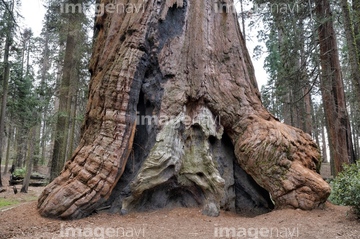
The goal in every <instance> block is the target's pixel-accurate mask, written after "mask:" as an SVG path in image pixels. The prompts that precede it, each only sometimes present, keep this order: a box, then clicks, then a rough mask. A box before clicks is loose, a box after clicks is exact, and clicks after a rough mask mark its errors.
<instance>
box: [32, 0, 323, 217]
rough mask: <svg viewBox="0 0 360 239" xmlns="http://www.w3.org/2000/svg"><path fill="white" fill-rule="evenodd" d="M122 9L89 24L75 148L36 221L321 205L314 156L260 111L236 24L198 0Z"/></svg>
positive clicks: (306, 143)
mask: <svg viewBox="0 0 360 239" xmlns="http://www.w3.org/2000/svg"><path fill="white" fill-rule="evenodd" d="M101 3H102V4H109V1H107V0H103V1H101ZM130 3H131V4H132V6H137V7H141V8H140V9H141V11H140V12H138V13H130V12H129V11H128V12H127V13H118V14H117V13H114V14H111V13H107V14H105V15H104V16H102V17H98V18H97V21H96V27H97V28H98V36H97V40H96V43H95V48H94V53H93V57H92V61H91V67H90V70H91V73H92V79H91V83H90V93H89V102H88V107H87V114H86V121H85V124H84V127H83V136H82V140H81V142H80V145H79V146H78V148H77V149H76V150H75V152H74V154H73V156H72V158H71V159H70V160H69V161H68V162H67V163H66V165H65V167H64V169H63V171H62V173H61V175H60V176H59V177H57V178H56V179H55V180H54V181H53V182H51V183H50V184H49V185H48V186H47V187H46V189H45V190H44V191H43V193H42V194H41V196H40V198H39V201H38V209H39V212H40V214H41V215H43V216H48V217H60V218H64V219H68V218H79V217H83V216H87V215H89V214H90V213H92V212H93V211H94V210H96V209H99V208H103V207H111V210H112V211H114V212H115V211H121V212H122V213H126V212H128V211H129V210H134V209H137V210H145V209H155V208H162V207H171V206H201V207H203V213H205V214H207V215H211V216H216V215H218V213H219V209H220V208H223V209H226V210H237V211H254V212H258V213H261V212H266V211H268V210H271V209H272V208H273V206H274V205H273V204H272V202H274V203H275V207H277V208H284V207H290V208H301V209H313V208H316V207H318V206H319V205H322V204H323V203H324V202H325V201H326V199H327V197H328V195H329V193H330V188H329V186H328V184H327V183H326V182H324V181H323V179H322V178H321V176H320V175H319V174H318V173H317V171H316V170H317V168H318V166H319V164H320V161H319V160H320V154H319V150H318V148H317V146H316V145H315V143H314V142H313V141H312V140H311V138H310V136H309V135H308V134H305V133H304V132H302V131H301V130H298V129H296V128H293V127H291V126H287V125H284V124H282V123H280V122H279V121H278V120H276V119H275V118H274V117H273V116H272V115H271V114H270V113H269V112H267V111H266V109H265V108H264V107H263V106H262V104H261V100H260V94H259V91H258V88H257V84H256V80H255V77H254V68H253V66H252V64H251V61H250V57H249V55H248V52H247V50H246V47H245V44H244V40H243V38H242V35H241V33H240V30H239V26H238V22H237V16H236V15H235V14H233V13H230V12H229V13H226V12H225V11H223V12H222V13H218V12H217V11H215V10H214V9H215V7H216V9H218V7H219V6H214V3H212V2H211V1H207V0H196V1H189V0H166V1H155V0H150V1H147V2H144V1H142V0H134V1H130ZM119 4H120V3H119ZM142 4H145V5H142ZM216 4H220V3H216ZM220 7H222V8H223V6H220ZM225 7H226V6H225ZM133 10H134V11H135V8H134V9H133ZM269 194H270V195H271V198H270V195H269Z"/></svg>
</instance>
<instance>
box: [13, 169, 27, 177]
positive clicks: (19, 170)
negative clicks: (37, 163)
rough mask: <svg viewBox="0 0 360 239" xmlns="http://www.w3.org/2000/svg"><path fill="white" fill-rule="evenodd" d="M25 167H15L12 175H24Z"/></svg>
mask: <svg viewBox="0 0 360 239" xmlns="http://www.w3.org/2000/svg"><path fill="white" fill-rule="evenodd" d="M25 173H26V169H25V168H18V169H15V171H14V173H13V175H15V176H16V177H25Z"/></svg>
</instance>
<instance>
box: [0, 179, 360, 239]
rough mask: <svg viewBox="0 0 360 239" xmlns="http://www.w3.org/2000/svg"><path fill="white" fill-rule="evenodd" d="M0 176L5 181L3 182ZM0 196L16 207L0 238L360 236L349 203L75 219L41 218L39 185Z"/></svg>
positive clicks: (4, 212) (3, 219) (1, 211)
mask: <svg viewBox="0 0 360 239" xmlns="http://www.w3.org/2000/svg"><path fill="white" fill-rule="evenodd" d="M7 179H8V177H7V175H5V178H4V181H3V182H4V183H5V184H6V183H7ZM5 188H6V189H7V191H6V192H4V193H0V199H4V198H6V199H10V200H17V202H18V204H17V205H10V206H5V207H1V208H0V239H5V238H6V239H8V238H24V239H25V238H26V239H27V238H34V239H35V238H36V239H38V238H46V239H47V238H174V239H175V238H179V239H182V238H184V239H187V238H204V239H205V238H206V239H208V238H302V239H314V238H319V239H332V238H334V239H335V238H336V239H337V238H339V239H350V238H359V239H360V221H359V220H358V219H357V218H356V217H355V216H354V215H353V213H352V212H351V210H350V208H349V207H340V206H335V205H332V204H330V203H327V204H326V206H325V208H324V209H322V210H320V209H318V210H314V211H301V210H289V209H287V210H276V211H273V212H270V213H268V214H264V215H260V216H257V217H245V216H242V215H237V214H234V213H230V212H221V215H220V216H219V217H216V218H212V217H207V216H203V215H201V210H200V209H198V208H176V209H172V210H169V209H164V210H160V211H153V212H142V213H140V212H136V213H131V214H129V215H126V216H121V215H118V214H108V213H106V212H101V213H99V214H94V215H92V216H90V217H88V218H84V219H81V220H75V221H61V220H54V219H46V218H42V217H40V216H39V214H38V212H37V210H36V197H37V196H38V195H39V194H40V193H41V191H42V189H43V188H34V187H30V188H29V192H28V193H27V194H24V193H18V194H16V195H15V194H14V193H13V190H12V188H11V187H8V186H5ZM18 189H20V187H18Z"/></svg>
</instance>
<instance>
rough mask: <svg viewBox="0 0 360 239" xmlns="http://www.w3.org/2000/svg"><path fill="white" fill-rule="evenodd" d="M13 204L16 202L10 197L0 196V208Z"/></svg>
mask: <svg viewBox="0 0 360 239" xmlns="http://www.w3.org/2000/svg"><path fill="white" fill-rule="evenodd" d="M15 204H18V202H17V201H14V200H11V199H6V198H0V208H2V207H7V206H11V205H15Z"/></svg>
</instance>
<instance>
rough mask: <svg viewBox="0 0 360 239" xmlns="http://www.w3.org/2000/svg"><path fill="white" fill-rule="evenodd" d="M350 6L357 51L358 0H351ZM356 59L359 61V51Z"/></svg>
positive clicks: (359, 35) (359, 28)
mask: <svg viewBox="0 0 360 239" xmlns="http://www.w3.org/2000/svg"><path fill="white" fill-rule="evenodd" d="M352 7H353V23H354V24H353V27H354V35H355V40H356V46H357V49H358V51H360V0H353V1H352ZM358 61H359V62H360V52H358Z"/></svg>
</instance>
